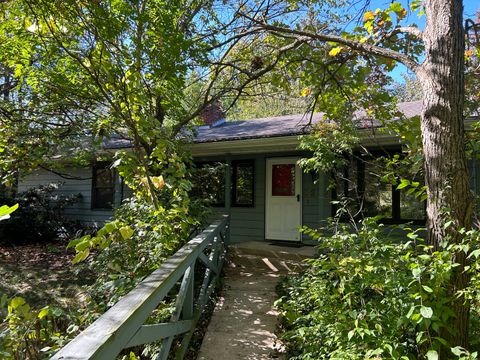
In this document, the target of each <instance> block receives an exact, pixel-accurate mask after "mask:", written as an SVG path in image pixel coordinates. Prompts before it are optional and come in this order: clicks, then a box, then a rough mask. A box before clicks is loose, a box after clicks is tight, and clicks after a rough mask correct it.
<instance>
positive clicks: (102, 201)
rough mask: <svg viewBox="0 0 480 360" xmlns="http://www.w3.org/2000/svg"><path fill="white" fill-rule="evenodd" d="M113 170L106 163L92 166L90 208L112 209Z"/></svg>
mask: <svg viewBox="0 0 480 360" xmlns="http://www.w3.org/2000/svg"><path fill="white" fill-rule="evenodd" d="M114 178H115V177H114V171H113V170H112V169H110V168H109V167H107V166H106V165H103V166H102V165H96V166H94V167H93V176H92V209H113V200H114V187H115V182H114Z"/></svg>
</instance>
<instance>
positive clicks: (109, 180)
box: [95, 169, 113, 187]
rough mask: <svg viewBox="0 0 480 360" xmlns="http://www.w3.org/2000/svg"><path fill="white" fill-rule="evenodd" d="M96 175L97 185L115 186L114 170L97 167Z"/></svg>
mask: <svg viewBox="0 0 480 360" xmlns="http://www.w3.org/2000/svg"><path fill="white" fill-rule="evenodd" d="M95 176H96V177H95V184H96V186H97V187H113V170H111V169H95Z"/></svg>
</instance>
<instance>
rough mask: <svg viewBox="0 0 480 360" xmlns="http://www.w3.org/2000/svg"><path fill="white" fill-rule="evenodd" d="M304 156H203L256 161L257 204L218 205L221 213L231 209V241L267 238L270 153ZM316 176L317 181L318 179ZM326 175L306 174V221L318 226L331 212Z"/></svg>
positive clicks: (304, 180)
mask: <svg viewBox="0 0 480 360" xmlns="http://www.w3.org/2000/svg"><path fill="white" fill-rule="evenodd" d="M292 156H299V157H300V156H301V154H299V153H293V154H292V153H286V154H280V155H279V154H275V155H272V156H269V154H264V155H242V156H229V157H228V159H227V158H226V157H223V158H222V157H218V156H217V157H202V158H199V159H197V160H198V161H222V160H223V161H227V162H228V161H233V160H254V161H255V205H254V206H253V207H231V208H230V209H228V208H216V211H217V212H218V213H229V214H230V215H231V219H230V226H231V229H230V241H231V242H232V243H238V242H245V241H263V240H265V181H266V180H265V163H266V159H267V158H269V157H292ZM315 180H317V181H316V183H315ZM325 184H326V179H325V176H324V175H321V176H315V177H313V176H312V175H311V174H303V176H302V196H303V198H302V221H303V224H304V225H307V226H309V227H318V226H319V225H321V223H322V221H324V220H326V219H327V218H328V216H330V199H329V195H328V194H327V192H326V190H325V189H324V188H322V187H323V186H325Z"/></svg>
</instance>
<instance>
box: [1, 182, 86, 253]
mask: <svg viewBox="0 0 480 360" xmlns="http://www.w3.org/2000/svg"><path fill="white" fill-rule="evenodd" d="M59 186H60V185H58V184H50V185H42V186H39V187H36V188H31V189H29V190H27V191H25V192H23V193H21V194H18V195H17V196H16V197H14V198H5V199H3V200H2V201H3V202H8V203H11V204H15V203H17V204H18V205H19V209H18V210H17V211H16V212H15V213H13V214H12V215H11V216H10V218H9V219H8V220H6V221H4V222H2V224H1V225H0V231H1V234H2V241H4V242H8V243H10V244H14V243H17V244H18V243H24V242H43V241H51V240H55V239H58V238H69V237H72V236H74V235H75V233H76V232H77V231H78V230H81V229H83V226H82V224H81V223H80V222H78V221H74V220H71V219H68V218H67V217H66V216H65V215H64V213H63V212H64V210H65V208H66V207H68V206H70V205H72V204H74V203H77V202H79V201H80V194H77V195H68V196H66V195H58V194H56V193H55V191H56V190H57V189H58V187H59Z"/></svg>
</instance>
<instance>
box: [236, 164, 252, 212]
mask: <svg viewBox="0 0 480 360" xmlns="http://www.w3.org/2000/svg"><path fill="white" fill-rule="evenodd" d="M254 179H255V163H254V161H253V160H242V161H233V162H232V205H233V206H244V207H252V206H254V182H255V180H254Z"/></svg>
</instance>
